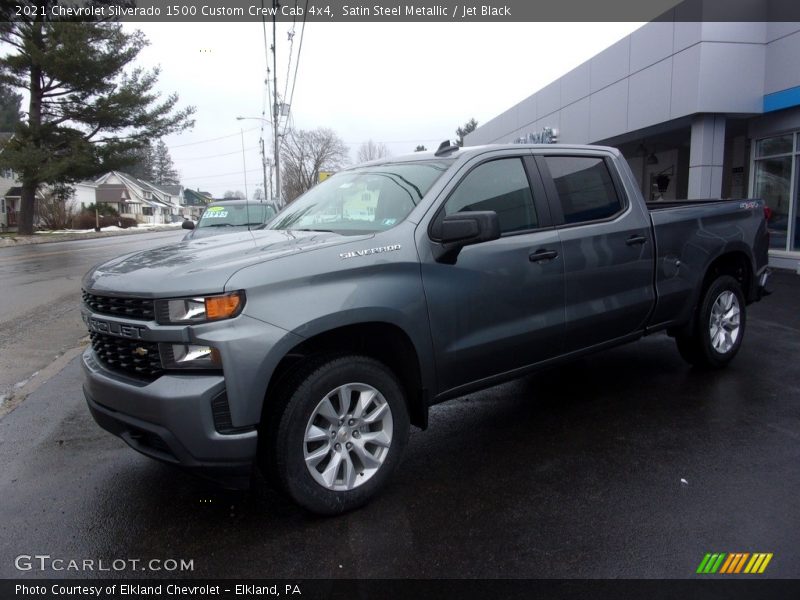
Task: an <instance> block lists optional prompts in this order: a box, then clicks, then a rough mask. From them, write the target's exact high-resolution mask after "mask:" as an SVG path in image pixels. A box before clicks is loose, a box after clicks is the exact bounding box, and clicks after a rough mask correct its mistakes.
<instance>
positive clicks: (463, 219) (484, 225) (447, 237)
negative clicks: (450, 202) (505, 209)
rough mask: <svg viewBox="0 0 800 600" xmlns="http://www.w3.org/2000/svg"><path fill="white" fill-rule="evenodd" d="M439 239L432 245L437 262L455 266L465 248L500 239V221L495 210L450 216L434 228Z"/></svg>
mask: <svg viewBox="0 0 800 600" xmlns="http://www.w3.org/2000/svg"><path fill="white" fill-rule="evenodd" d="M434 234H435V235H436V237H437V238H438V240H437V241H434V242H433V243H432V248H433V257H434V259H435V260H436V261H437V262H441V263H445V264H449V265H452V264H455V262H456V259H457V258H458V254H459V252H461V249H462V248H463V247H464V246H471V245H473V244H480V243H482V242H490V241H492V240H496V239H498V238H499V237H500V220H499V219H498V218H497V213H496V212H495V211H493V210H485V211H484V210H482V211H474V212H460V213H456V214H453V215H448V216H446V217H445V218H444V219H442V220H441V221H440V222H439V223H438V224H437V226H435V227H434Z"/></svg>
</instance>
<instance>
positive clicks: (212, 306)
mask: <svg viewBox="0 0 800 600" xmlns="http://www.w3.org/2000/svg"><path fill="white" fill-rule="evenodd" d="M241 304H242V298H241V295H240V293H239V292H234V293H233V294H227V295H225V296H211V297H209V298H206V319H208V320H209V321H214V320H217V319H228V318H230V317H233V316H235V315H236V314H238V312H239V309H240V307H241Z"/></svg>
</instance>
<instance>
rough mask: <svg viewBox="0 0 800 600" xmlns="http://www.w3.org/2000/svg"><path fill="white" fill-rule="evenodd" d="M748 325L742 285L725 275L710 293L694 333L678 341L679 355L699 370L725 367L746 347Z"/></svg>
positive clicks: (703, 305) (705, 300) (684, 335)
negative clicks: (745, 339)
mask: <svg viewBox="0 0 800 600" xmlns="http://www.w3.org/2000/svg"><path fill="white" fill-rule="evenodd" d="M746 321H747V318H746V307H745V301H744V294H743V293H742V288H741V286H740V285H739V282H738V281H737V280H736V279H734V278H733V277H731V276H730V275H721V276H720V277H718V278H717V279H715V280H714V281H713V282H712V283H711V285H709V286H708V288H707V289H706V291H705V294H704V295H703V299H702V301H701V303H700V306H699V307H698V309H697V317H696V319H695V323H694V327H693V329H692V332H691V333H690V334H681V335H678V336H677V337H676V338H675V341H676V342H677V344H678V351H679V352H680V354H681V356H682V357H683V359H684V360H685V361H686V362H688V363H690V364H692V365H694V366H696V367H702V368H711V369H717V368H720V367H724V366H726V365H727V364H728V363H729V362H730V361H731V360H733V357H734V356H736V353H737V352H738V351H739V348H740V347H741V345H742V339H743V338H744V331H745V324H746Z"/></svg>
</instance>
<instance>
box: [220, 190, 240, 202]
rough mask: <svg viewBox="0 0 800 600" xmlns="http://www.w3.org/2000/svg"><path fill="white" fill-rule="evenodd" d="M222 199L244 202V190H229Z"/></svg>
mask: <svg viewBox="0 0 800 600" xmlns="http://www.w3.org/2000/svg"><path fill="white" fill-rule="evenodd" d="M222 197H223V198H224V199H225V200H244V198H245V197H244V192H243V191H242V190H236V191H235V192H234V191H233V190H228V191H227V192H225V193H224V194H223V195H222Z"/></svg>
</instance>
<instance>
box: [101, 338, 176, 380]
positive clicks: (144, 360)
mask: <svg viewBox="0 0 800 600" xmlns="http://www.w3.org/2000/svg"><path fill="white" fill-rule="evenodd" d="M89 338H90V339H91V340H92V350H94V353H95V355H96V356H97V359H98V360H99V361H100V362H101V363H103V364H104V365H105V366H107V367H108V368H109V369H112V370H115V371H121V372H123V373H128V374H130V375H134V376H136V377H143V378H146V379H155V378H156V377H158V376H159V375H161V374H162V373H163V372H164V370H163V368H162V367H161V357H160V356H159V354H158V344H154V343H152V342H143V341H142V340H128V339H125V338H119V337H115V336H113V335H106V334H104V333H97V332H94V331H93V332H91V333H89Z"/></svg>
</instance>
